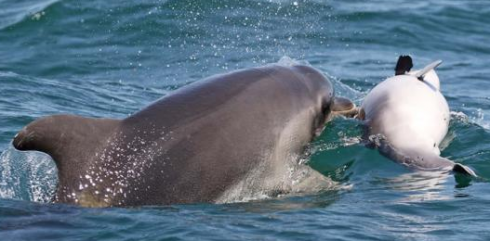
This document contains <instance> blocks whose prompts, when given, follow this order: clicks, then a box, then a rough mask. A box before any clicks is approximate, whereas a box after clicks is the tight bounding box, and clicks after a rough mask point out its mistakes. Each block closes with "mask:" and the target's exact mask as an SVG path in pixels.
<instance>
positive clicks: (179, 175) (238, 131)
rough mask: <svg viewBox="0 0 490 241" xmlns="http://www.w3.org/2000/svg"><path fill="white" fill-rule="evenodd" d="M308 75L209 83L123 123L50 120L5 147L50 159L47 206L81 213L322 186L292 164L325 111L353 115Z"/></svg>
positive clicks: (228, 77)
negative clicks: (52, 176)
mask: <svg viewBox="0 0 490 241" xmlns="http://www.w3.org/2000/svg"><path fill="white" fill-rule="evenodd" d="M335 99H336V98H335V97H334V91H333V87H332V84H331V83H330V81H329V80H328V79H327V78H325V76H323V75H322V74H321V73H320V72H319V71H317V70H315V69H314V68H312V67H309V66H302V65H297V66H280V65H269V66H265V67H260V68H253V69H246V70H240V71H236V72H233V73H229V74H224V75H217V76H213V77H210V78H208V79H205V80H202V81H198V82H197V83H195V84H192V85H190V86H187V87H184V88H182V89H179V90H177V91H175V92H174V93H172V94H170V95H168V96H165V97H163V98H162V99H160V100H158V101H156V102H154V103H153V104H151V105H149V106H148V107H146V108H144V109H143V110H141V111H139V112H136V113H135V114H133V115H131V116H129V117H128V118H126V119H123V120H114V119H93V118H85V117H79V116H72V115H55V116H49V117H45V118H41V119H39V120H36V121H34V122H32V123H30V124H29V125H27V126H26V127H24V129H22V130H21V131H20V132H19V133H18V134H17V136H16V137H15V138H14V141H13V144H14V147H15V148H16V149H18V150H36V151H41V152H45V153H47V154H49V155H50V156H51V157H52V158H53V159H54V161H55V163H56V166H57V168H58V177H59V185H58V187H57V191H56V194H55V197H54V201H55V202H62V203H71V204H79V205H82V206H90V207H104V206H138V205H161V204H176V203H195V202H229V201H237V200H246V199H247V198H254V197H257V196H260V195H264V194H265V195H267V194H278V193H279V194H280V193H289V192H295V191H302V190H306V189H312V188H322V187H323V186H328V185H329V182H328V180H326V179H325V177H323V176H322V175H321V174H319V173H316V172H315V171H313V170H310V169H309V168H308V167H306V166H305V165H303V166H298V160H299V158H300V157H301V155H302V152H303V150H304V148H305V146H306V145H307V144H308V143H309V142H310V141H311V140H312V139H313V138H314V137H315V135H318V134H319V133H320V132H321V131H322V130H323V128H324V126H325V122H326V121H327V120H328V119H329V118H330V117H331V116H332V113H333V112H332V110H336V111H339V112H342V113H345V111H346V110H353V109H354V106H353V104H352V102H350V101H348V100H346V99H342V98H337V105H334V103H335V101H334V100H335Z"/></svg>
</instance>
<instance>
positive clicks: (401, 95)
mask: <svg viewBox="0 0 490 241" xmlns="http://www.w3.org/2000/svg"><path fill="white" fill-rule="evenodd" d="M438 87H439V86H438V84H437V86H433V85H431V84H430V83H427V82H423V81H420V80H418V79H417V78H415V77H413V76H408V75H399V76H394V77H391V78H388V79H387V80H385V81H383V82H382V83H380V84H378V85H377V86H376V87H375V88H374V89H373V90H371V92H370V93H369V94H368V95H367V96H366V98H365V99H364V102H363V104H362V109H363V111H364V119H365V121H366V124H367V125H368V126H369V127H370V128H371V129H370V134H382V135H384V136H385V138H386V139H387V140H388V141H389V142H390V143H391V144H392V145H393V146H394V147H396V148H399V149H418V150H426V151H427V150H430V151H431V152H434V153H435V154H437V155H439V153H440V151H439V144H440V143H441V141H442V139H443V138H444V137H445V135H446V133H447V130H448V125H449V107H448V104H447V102H446V100H445V99H444V97H443V96H442V94H441V93H440V92H439V90H438V89H437V88H438Z"/></svg>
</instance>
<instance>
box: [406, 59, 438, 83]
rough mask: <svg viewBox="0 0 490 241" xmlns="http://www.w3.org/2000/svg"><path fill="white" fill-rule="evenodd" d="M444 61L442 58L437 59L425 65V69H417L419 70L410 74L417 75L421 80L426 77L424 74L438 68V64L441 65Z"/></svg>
mask: <svg viewBox="0 0 490 241" xmlns="http://www.w3.org/2000/svg"><path fill="white" fill-rule="evenodd" d="M441 63H442V60H436V61H434V62H432V63H430V64H428V65H427V66H425V67H424V68H423V69H421V70H417V71H414V72H412V73H410V75H413V76H415V77H416V78H417V79H419V80H423V79H424V76H425V75H426V74H427V73H428V72H429V71H431V70H433V69H435V68H437V66H439V65H441Z"/></svg>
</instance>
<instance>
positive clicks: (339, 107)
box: [332, 97, 359, 117]
mask: <svg viewBox="0 0 490 241" xmlns="http://www.w3.org/2000/svg"><path fill="white" fill-rule="evenodd" d="M358 111H359V110H358V108H356V105H355V104H354V103H353V102H352V101H350V100H349V99H347V98H343V97H335V99H334V101H333V103H332V114H333V115H334V116H336V115H343V116H345V117H353V116H355V115H357V113H358Z"/></svg>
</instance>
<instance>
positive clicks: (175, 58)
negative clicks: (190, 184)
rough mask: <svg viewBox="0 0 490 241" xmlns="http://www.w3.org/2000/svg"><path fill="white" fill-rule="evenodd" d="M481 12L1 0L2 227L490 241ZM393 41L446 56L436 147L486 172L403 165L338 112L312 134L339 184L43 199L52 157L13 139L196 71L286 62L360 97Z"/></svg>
mask: <svg viewBox="0 0 490 241" xmlns="http://www.w3.org/2000/svg"><path fill="white" fill-rule="evenodd" d="M489 16H490V2H489V1H478V0H475V1H469V0H468V1H461V0H455V1H445V0H427V1H415V2H414V1H407V0H376V1H361V0H347V1H320V0H298V1H290V0H241V1H232V0H219V1H218V0H209V1H202V0H169V1H165V0H137V1H136V0H128V1H103V0H93V1H75V0H0V153H1V155H0V240H197V239H201V240H490V226H489V223H490V183H489V181H488V180H489V178H490V92H489V87H490V77H489V76H490V68H489V66H490V44H489V40H490V24H489ZM400 54H410V55H411V56H412V57H413V59H414V64H415V68H422V67H423V66H425V65H426V64H429V63H430V62H432V61H434V60H437V59H441V60H443V61H444V62H443V64H442V65H441V66H440V67H439V68H438V74H439V77H440V79H441V86H442V92H443V94H444V96H445V97H446V99H447V101H448V103H449V105H450V108H451V111H452V112H451V117H452V119H451V125H450V131H449V133H448V136H447V138H446V140H445V141H444V142H443V145H442V149H443V150H442V156H444V157H448V158H450V159H452V160H454V161H456V162H460V163H463V164H465V165H468V166H470V167H472V168H473V169H474V170H475V171H476V173H477V174H478V175H479V176H480V178H478V179H474V180H471V179H468V178H465V177H461V176H454V175H453V174H448V173H437V172H430V173H427V172H414V171H409V170H407V169H405V168H403V167H401V166H400V165H397V164H395V163H393V162H391V161H389V160H387V159H385V158H384V157H382V156H381V155H380V154H378V153H377V152H376V151H374V150H370V149H367V148H365V147H364V146H363V144H362V143H360V142H359V138H360V136H361V130H360V127H359V123H358V122H357V121H355V120H348V119H342V118H339V119H335V120H334V121H333V122H331V123H329V124H328V125H327V128H326V131H325V132H324V133H323V134H322V135H321V136H320V137H319V138H318V139H317V140H315V142H314V143H313V144H312V146H311V147H310V152H311V157H310V158H309V165H311V166H312V167H314V168H315V169H316V170H318V171H319V172H321V173H322V174H324V175H326V176H328V177H330V178H331V179H332V180H333V181H335V183H336V185H335V187H334V188H332V190H328V191H324V192H321V193H317V194H313V195H298V196H289V197H278V198H272V199H266V200H256V201H251V202H244V203H232V204H220V205H215V204H192V205H171V206H160V207H158V206H155V207H139V208H127V209H126V208H100V209H92V208H82V207H77V206H70V205H62V204H50V203H49V201H50V196H51V194H52V193H53V190H54V188H55V186H56V182H57V177H56V175H57V174H56V173H57V171H56V168H55V166H54V164H53V162H52V161H51V159H50V158H49V157H48V156H46V155H43V154H41V153H21V152H17V151H15V150H14V149H13V147H12V146H11V141H12V138H13V137H14V135H15V134H16V133H17V132H18V131H19V130H20V129H21V128H22V127H23V126H25V125H26V124H28V123H29V122H31V121H33V120H35V119H36V118H39V117H42V116H46V115H51V114H60V113H70V114H78V115H83V116H90V117H106V118H124V117H126V116H128V115H130V114H131V113H134V112H135V111H137V110H139V109H141V108H142V107H144V106H146V105H148V104H149V103H151V102H152V101H155V100H156V99H158V98H160V97H162V96H165V95H168V94H170V93H172V91H174V90H176V89H178V88H181V87H183V86H185V85H187V84H189V83H192V82H195V81H199V80H201V79H202V78H204V77H208V76H211V75H214V74H219V73H225V72H229V71H233V70H237V69H242V68H249V67H254V66H261V65H265V64H269V63H275V62H278V61H280V60H281V59H282V61H284V59H286V60H288V59H293V60H296V61H301V62H304V63H309V64H311V65H312V66H314V67H315V68H317V69H319V70H321V71H322V72H323V73H324V74H325V75H326V76H328V77H329V78H330V79H331V81H332V82H333V83H334V85H335V87H336V93H337V95H339V96H346V97H348V98H351V99H353V100H354V101H355V102H356V103H357V104H360V103H361V102H362V99H363V97H364V96H365V95H366V94H367V92H368V91H369V90H370V89H371V88H373V87H374V86H375V85H376V84H377V83H379V82H380V81H382V80H384V79H385V78H386V77H389V76H392V75H393V73H394V71H393V69H394V66H395V63H396V60H397V58H398V55H400ZM238 145H239V144H237V147H239V146H238Z"/></svg>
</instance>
